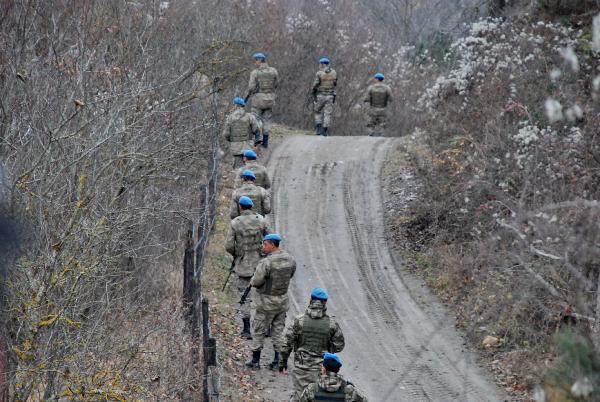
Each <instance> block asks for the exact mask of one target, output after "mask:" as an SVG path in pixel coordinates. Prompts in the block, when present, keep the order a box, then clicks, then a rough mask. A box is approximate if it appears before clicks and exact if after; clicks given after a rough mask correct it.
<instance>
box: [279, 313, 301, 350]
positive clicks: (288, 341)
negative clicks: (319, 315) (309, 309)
mask: <svg viewBox="0 0 600 402" xmlns="http://www.w3.org/2000/svg"><path fill="white" fill-rule="evenodd" d="M301 330H302V328H301V326H300V319H299V318H298V317H296V318H294V321H293V322H292V325H291V326H289V327H287V328H286V331H285V334H284V336H283V347H282V348H281V355H282V356H289V355H290V354H291V353H292V351H293V350H294V346H295V345H296V344H297V342H298V337H299V336H300V331H301Z"/></svg>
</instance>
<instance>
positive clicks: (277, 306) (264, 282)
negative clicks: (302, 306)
mask: <svg viewBox="0 0 600 402" xmlns="http://www.w3.org/2000/svg"><path fill="white" fill-rule="evenodd" d="M295 272H296V261H295V260H294V257H292V256H291V255H290V254H288V253H287V252H285V251H283V250H277V251H274V252H272V253H271V254H269V255H267V256H266V257H265V258H263V259H262V260H261V261H260V262H259V263H258V266H257V267H256V271H255V272H254V276H252V279H251V280H250V284H251V285H252V286H253V287H256V292H257V294H256V297H255V302H254V306H255V308H256V311H255V313H254V320H253V321H252V350H253V351H256V350H262V348H263V346H264V343H265V332H266V331H267V329H268V328H269V326H270V327H271V336H272V337H273V349H275V351H276V352H279V351H280V350H281V346H282V343H283V342H282V341H283V339H282V338H283V330H284V328H285V315H286V313H287V311H288V309H289V299H288V294H287V291H288V287H289V285H290V281H291V279H292V276H294V273H295Z"/></svg>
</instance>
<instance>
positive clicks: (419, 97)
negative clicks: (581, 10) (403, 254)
mask: <svg viewBox="0 0 600 402" xmlns="http://www.w3.org/2000/svg"><path fill="white" fill-rule="evenodd" d="M585 18H587V19H585ZM585 18H582V21H581V23H580V24H577V23H575V24H573V26H574V27H567V26H564V25H562V24H560V23H558V22H547V21H537V20H536V19H535V18H534V17H531V16H524V17H520V18H518V19H513V20H501V19H486V20H482V21H479V22H476V23H474V24H472V25H471V26H470V27H469V29H468V32H467V35H466V36H465V37H463V38H460V39H458V40H456V41H455V42H454V43H452V44H451V46H450V47H449V51H448V52H447V53H446V55H445V56H444V58H443V59H442V60H441V61H440V60H433V59H423V60H421V61H420V62H421V65H418V66H415V65H413V66H409V67H408V68H406V69H405V73H404V74H405V77H406V78H405V79H407V81H409V80H410V78H409V77H411V76H412V77H414V79H413V80H412V81H411V82H412V83H413V84H414V83H415V82H418V83H421V84H422V83H423V81H422V80H423V78H424V77H425V76H427V75H431V74H432V73H436V74H435V75H434V77H433V78H432V79H430V80H429V81H428V82H427V83H425V84H422V86H421V87H420V88H418V90H416V91H414V93H413V98H412V99H413V103H412V106H413V110H414V113H415V114H417V115H419V116H420V119H419V121H418V122H417V126H418V128H419V132H421V133H426V134H425V135H421V138H423V139H424V140H425V141H426V142H427V143H428V146H429V150H430V152H431V157H430V158H423V156H422V153H421V154H420V155H419V156H418V157H415V165H416V166H417V168H418V169H419V172H420V173H421V177H423V178H424V180H425V184H426V185H424V186H422V187H421V197H420V198H419V201H418V205H417V204H416V205H415V211H416V212H417V219H419V220H420V221H428V222H431V225H430V228H429V229H428V230H431V231H433V232H434V233H435V235H436V237H435V238H434V240H433V241H432V243H431V244H430V245H429V247H428V250H429V253H430V254H429V255H430V257H431V258H432V259H433V261H434V264H433V265H434V266H435V267H437V269H439V272H440V273H439V275H441V276H443V277H444V279H443V281H444V283H445V284H446V285H445V286H449V287H448V288H450V289H454V293H449V294H451V295H452V297H454V298H455V301H457V303H459V304H460V305H461V306H463V307H462V308H461V310H460V311H461V312H462V314H464V318H465V322H466V324H465V325H466V327H467V329H468V332H469V334H471V335H472V336H476V335H477V336H478V334H479V333H480V332H481V330H480V328H481V327H485V328H487V329H488V331H494V332H495V333H498V334H502V337H503V338H504V339H505V344H504V345H505V348H506V350H507V351H509V350H511V349H513V350H517V349H518V350H520V351H527V350H533V349H534V348H545V347H546V345H547V344H548V341H549V339H550V336H551V334H552V333H553V331H554V330H555V329H556V328H557V327H560V326H561V325H563V323H564V322H565V320H567V319H568V320H570V321H569V322H571V321H572V320H575V321H576V322H577V324H578V325H580V326H581V327H583V328H584V329H587V330H590V331H591V330H592V329H593V327H594V326H595V325H597V323H600V303H598V302H597V300H600V298H598V297H599V294H600V293H599V292H600V263H599V262H600V249H598V246H597V245H598V244H599V243H598V242H599V241H600V219H599V218H600V204H599V203H598V201H597V200H598V199H600V174H598V172H599V169H600V145H599V143H598V136H599V135H600V131H599V130H598V127H600V105H599V102H598V99H599V98H598V94H599V90H600V78H598V77H599V75H600V63H599V59H598V57H597V53H596V51H595V50H594V49H593V46H595V45H593V44H594V43H595V41H596V40H597V39H596V38H597V35H598V32H597V31H598V29H599V28H597V27H596V24H599V23H597V22H593V18H594V16H589V17H585ZM594 21H595V20H594ZM423 200H425V201H427V202H423ZM424 217H426V218H427V219H424ZM448 284H449V285H448ZM482 300H490V302H485V303H482ZM573 317H576V318H573ZM538 350H539V349H538ZM535 358H537V357H534V359H535ZM525 373H527V375H528V376H529V375H530V374H531V373H533V374H534V377H535V376H540V375H541V372H540V371H539V370H538V371H536V369H535V368H532V367H527V369H524V372H523V378H525ZM527 378H529V377H527ZM531 381H532V382H531V383H533V382H534V381H535V380H531Z"/></svg>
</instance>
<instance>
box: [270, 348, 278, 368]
mask: <svg viewBox="0 0 600 402" xmlns="http://www.w3.org/2000/svg"><path fill="white" fill-rule="evenodd" d="M278 369H279V352H278V351H275V355H274V356H273V361H272V362H271V363H269V370H273V371H275V370H278Z"/></svg>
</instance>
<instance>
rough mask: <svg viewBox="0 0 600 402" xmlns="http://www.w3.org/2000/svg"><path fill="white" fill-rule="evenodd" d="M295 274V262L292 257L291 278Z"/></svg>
mask: <svg viewBox="0 0 600 402" xmlns="http://www.w3.org/2000/svg"><path fill="white" fill-rule="evenodd" d="M295 273H296V260H295V259H294V257H292V277H293V276H294V274H295Z"/></svg>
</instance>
